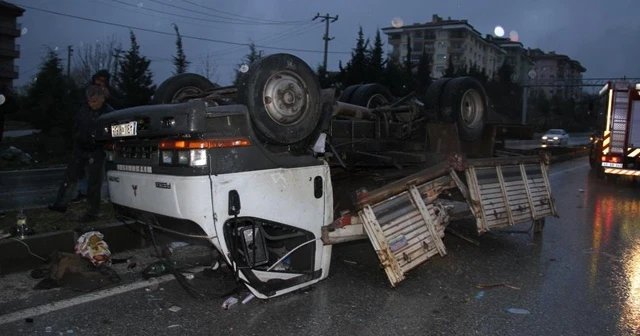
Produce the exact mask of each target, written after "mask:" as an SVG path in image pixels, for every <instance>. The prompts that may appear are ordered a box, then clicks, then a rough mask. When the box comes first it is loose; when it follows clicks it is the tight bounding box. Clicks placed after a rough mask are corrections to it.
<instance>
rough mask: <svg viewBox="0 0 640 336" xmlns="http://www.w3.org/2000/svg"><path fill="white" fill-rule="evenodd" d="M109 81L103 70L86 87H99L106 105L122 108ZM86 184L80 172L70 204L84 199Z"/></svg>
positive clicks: (84, 175) (107, 72)
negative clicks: (76, 192) (75, 192)
mask: <svg viewBox="0 0 640 336" xmlns="http://www.w3.org/2000/svg"><path fill="white" fill-rule="evenodd" d="M110 80H111V74H110V73H109V71H108V70H104V69H103V70H100V71H98V72H96V73H95V74H94V75H93V76H91V83H89V85H88V86H87V87H89V86H92V85H98V86H100V87H101V88H102V90H103V91H104V95H105V99H106V103H107V104H109V106H111V107H112V108H114V109H119V108H122V101H121V99H120V98H119V97H117V96H116V92H115V90H112V89H111V85H110ZM87 183H88V182H87V177H86V174H84V172H80V173H79V180H78V185H77V190H78V195H77V196H76V197H75V198H74V199H72V200H71V201H70V203H74V204H75V203H80V202H82V201H83V200H84V199H85V198H86V195H87V188H88V186H87Z"/></svg>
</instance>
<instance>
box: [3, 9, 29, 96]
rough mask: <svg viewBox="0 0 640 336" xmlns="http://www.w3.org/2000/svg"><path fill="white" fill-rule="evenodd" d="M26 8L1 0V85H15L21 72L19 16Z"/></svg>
mask: <svg viewBox="0 0 640 336" xmlns="http://www.w3.org/2000/svg"><path fill="white" fill-rule="evenodd" d="M22 13H24V9H22V8H20V7H18V6H16V5H14V4H11V3H9V2H6V1H4V0H0V85H8V86H10V87H12V86H13V81H14V80H16V79H18V73H19V72H20V71H19V69H18V66H16V65H15V60H16V59H17V58H19V57H20V45H19V44H16V39H17V38H18V37H20V35H21V34H22V28H21V27H20V24H19V23H18V18H19V17H21V16H22Z"/></svg>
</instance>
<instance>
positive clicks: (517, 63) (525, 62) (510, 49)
mask: <svg viewBox="0 0 640 336" xmlns="http://www.w3.org/2000/svg"><path fill="white" fill-rule="evenodd" d="M486 39H487V40H488V41H492V42H493V43H495V44H496V45H498V46H499V47H500V48H502V49H503V50H504V51H505V52H506V53H507V57H506V62H508V63H509V65H511V67H512V69H513V75H512V76H511V80H512V81H513V82H514V83H519V84H522V83H527V82H528V81H529V71H530V70H531V69H532V68H533V66H534V65H535V62H534V61H533V59H531V57H529V55H528V52H527V49H525V47H524V45H523V44H522V43H520V42H518V41H511V39H509V38H504V37H493V36H491V35H487V37H486Z"/></svg>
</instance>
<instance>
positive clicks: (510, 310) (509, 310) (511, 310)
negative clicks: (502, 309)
mask: <svg viewBox="0 0 640 336" xmlns="http://www.w3.org/2000/svg"><path fill="white" fill-rule="evenodd" d="M507 313H511V314H517V315H529V314H530V312H529V311H528V310H526V309H522V308H507Z"/></svg>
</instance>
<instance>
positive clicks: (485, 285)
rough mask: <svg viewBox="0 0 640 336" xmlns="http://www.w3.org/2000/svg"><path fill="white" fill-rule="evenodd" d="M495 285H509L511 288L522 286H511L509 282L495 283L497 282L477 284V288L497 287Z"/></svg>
mask: <svg viewBox="0 0 640 336" xmlns="http://www.w3.org/2000/svg"><path fill="white" fill-rule="evenodd" d="M495 287H507V288H510V289H517V290H519V289H520V287H516V286H511V285H509V284H507V283H504V282H501V283H495V284H477V285H476V288H477V289H485V288H495Z"/></svg>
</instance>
